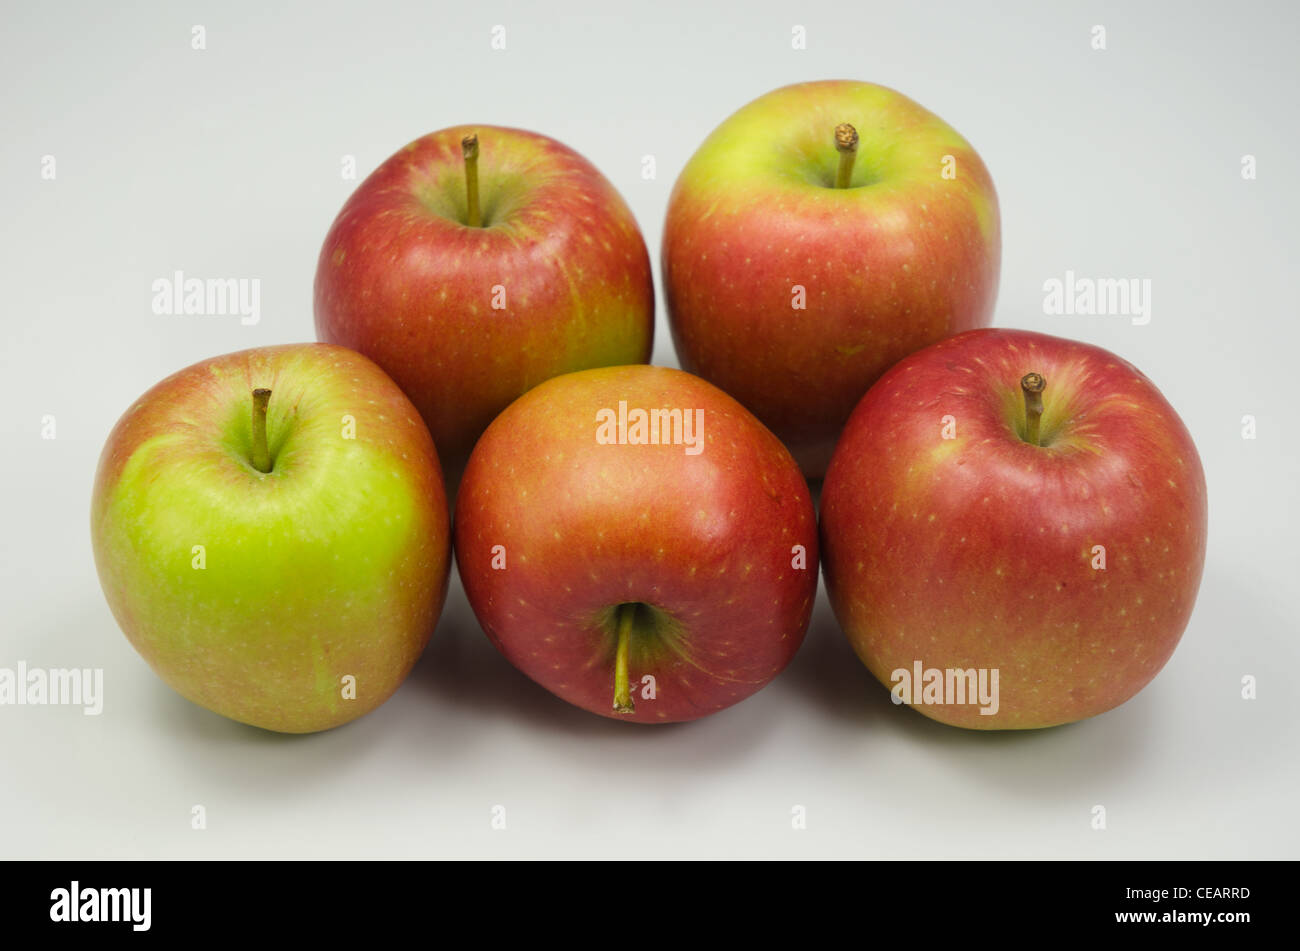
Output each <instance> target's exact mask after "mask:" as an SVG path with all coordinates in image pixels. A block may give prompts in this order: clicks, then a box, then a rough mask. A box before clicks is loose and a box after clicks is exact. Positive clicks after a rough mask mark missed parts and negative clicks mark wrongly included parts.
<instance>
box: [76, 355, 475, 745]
mask: <svg viewBox="0 0 1300 951" xmlns="http://www.w3.org/2000/svg"><path fill="white" fill-rule="evenodd" d="M448 522H449V518H448V511H447V499H446V494H445V493H444V490H443V484H442V474H441V471H440V469H439V465H438V457H437V454H436V453H435V451H434V447H433V442H432V440H431V439H430V438H429V433H428V430H427V429H425V426H424V423H423V422H422V421H421V420H420V417H419V414H418V413H417V412H416V411H415V407H414V406H412V405H411V403H410V401H409V400H407V398H406V397H405V396H404V395H403V394H402V391H401V390H400V389H398V387H397V385H396V384H395V383H393V381H392V380H390V379H389V378H388V377H387V376H386V375H385V374H384V372H383V371H382V370H380V369H379V367H377V366H375V364H374V363H372V362H371V361H370V360H368V359H366V358H365V357H363V356H361V355H360V354H357V353H353V352H352V351H350V350H347V349H345V348H343V347H335V346H329V345H326V344H299V345H291V346H279V347H263V348H260V349H256V350H244V351H241V352H239V353H232V354H228V355H226V356H221V357H216V358H214V359H211V360H205V361H203V362H202V363H197V364H195V365H194V366H191V367H188V368H187V369H184V370H181V371H180V372H178V373H175V374H173V375H172V376H170V377H168V378H167V379H165V380H163V381H162V382H161V383H159V384H158V385H156V386H155V387H153V388H152V389H151V390H149V391H148V392H147V393H145V394H144V395H143V396H141V397H140V398H139V399H138V400H136V401H135V403H134V404H132V406H131V408H130V409H129V410H127V411H126V413H125V414H124V415H123V416H122V418H121V420H119V421H118V423H117V426H116V427H114V429H113V431H112V433H111V435H110V436H109V437H108V443H107V444H106V445H105V446H104V451H103V454H102V456H101V457H100V461H99V469H98V471H97V473H96V475H95V486H94V498H93V501H92V503H91V540H92V543H93V546H94V553H95V564H96V566H97V568H98V570H99V579H100V582H101V584H102V585H103V588H104V594H105V596H106V597H107V599H108V604H109V607H111V608H112V611H113V615H114V617H116V619H117V622H118V624H119V625H120V626H121V628H122V630H123V631H124V632H125V634H126V636H127V638H128V639H129V640H130V641H131V644H132V645H133V646H134V647H135V649H136V650H137V651H139V652H140V654H141V655H142V656H143V657H144V659H145V660H146V661H148V663H149V665H150V666H151V667H153V669H154V670H155V671H156V672H157V673H158V675H159V676H160V677H162V679H163V680H165V681H166V682H167V683H168V684H170V685H171V686H172V687H173V688H174V689H175V690H176V691H177V692H178V693H180V694H181V695H182V696H184V697H186V698H188V699H189V700H192V701H193V702H195V703H197V704H199V705H200V706H203V707H206V708H208V709H209V710H214V711H216V712H217V713H220V714H222V715H223V716H226V717H230V718H231V719H234V720H238V721H240V722H242V723H250V724H252V725H254V726H259V727H263V728H265V729H268V730H277V731H281V732H285V733H309V732H312V731H315V730H324V729H328V728H330V727H333V726H338V725H339V724H341V723H346V722H347V721H349V720H353V719H355V718H357V717H359V716H361V715H362V714H364V713H367V712H369V711H370V710H373V709H374V708H375V707H377V706H379V705H380V704H381V703H383V702H384V701H385V700H386V699H388V697H389V696H390V695H391V694H392V693H393V691H395V690H396V689H397V687H398V685H399V684H401V682H402V680H403V679H404V678H405V677H406V675H407V674H408V673H409V672H410V670H411V667H412V666H413V665H414V664H415V661H416V659H417V658H418V657H419V656H420V653H421V651H422V650H423V649H424V646H425V644H426V643H427V641H428V639H429V635H430V634H431V633H432V632H433V627H434V624H435V622H436V621H437V618H438V613H439V611H440V610H441V608H442V602H443V597H444V596H445V594H446V589H447V572H448V567H449V563H450V554H451V553H450V526H449V524H448Z"/></svg>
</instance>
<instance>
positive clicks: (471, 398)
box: [315, 125, 654, 478]
mask: <svg viewBox="0 0 1300 951" xmlns="http://www.w3.org/2000/svg"><path fill="white" fill-rule="evenodd" d="M315 302H316V304H315V306H316V332H317V336H318V337H319V338H320V339H321V340H324V341H328V342H330V343H338V344H343V345H344V346H348V347H351V348H353V349H354V350H358V351H360V352H361V353H364V354H365V355H366V356H368V357H370V358H371V359H372V360H374V361H375V362H376V363H378V364H379V365H380V366H381V367H383V369H384V370H385V371H387V373H388V374H389V375H390V376H391V377H392V378H393V379H394V380H396V381H397V383H398V385H399V386H401V387H402V389H403V391H405V393H406V395H407V396H409V397H410V398H411V401H412V402H413V403H415V405H416V407H417V408H418V409H419V411H420V414H421V415H422V416H423V417H424V420H425V422H426V423H427V424H428V427H429V431H430V432H431V433H432V435H433V440H434V443H435V444H436V445H437V447H438V453H439V456H440V457H441V460H442V463H443V465H444V466H446V467H447V469H448V472H449V478H450V477H452V476H451V475H450V474H452V473H454V472H456V471H458V470H459V469H460V467H461V466H462V465H463V463H464V460H465V458H466V457H467V456H468V455H469V451H470V449H472V448H473V445H474V441H475V440H476V439H477V438H478V436H479V434H480V433H481V432H482V431H483V429H484V428H485V427H486V426H487V424H488V423H489V422H491V421H492V419H493V418H494V417H495V416H496V415H497V414H498V413H499V412H501V410H503V409H505V408H506V406H508V405H509V404H510V402H511V401H512V400H514V399H515V397H517V396H519V395H520V394H521V393H524V392H525V391H526V390H528V389H529V388H530V387H533V386H535V385H537V384H538V383H540V382H542V381H543V380H545V379H548V378H550V377H552V376H556V375H558V374H561V373H567V372H569V371H572V370H580V369H585V368H588V367H596V366H609V365H614V364H624V363H637V362H644V361H645V360H647V359H649V356H650V350H651V344H652V339H653V334H654V284H653V281H652V278H651V272H650V260H649V255H648V254H647V252H646V246H645V241H644V240H643V239H642V237H641V232H640V231H639V230H638V228H637V225H636V221H635V220H634V219H633V217H632V213H631V211H630V210H629V209H628V207H627V205H626V204H624V202H623V199H622V198H620V197H619V195H618V193H617V192H616V191H615V190H614V187H613V186H612V185H611V184H610V183H609V182H608V181H607V180H606V179H605V177H604V176H603V175H601V173H600V172H599V171H597V170H596V169H595V167H593V166H592V165H591V163H589V162H588V161H587V160H586V159H584V158H583V157H582V156H580V155H578V154H577V153H576V152H574V151H573V150H572V149H569V148H567V147H566V146H564V145H561V144H560V143H559V142H556V141H555V140H554V139H550V138H547V137H546V136H543V135H538V134H536V133H533V132H524V131H521V130H518V129H506V128H499V127H496V126H487V125H478V126H457V127H455V128H450V129H443V130H442V131H440V132H434V133H432V134H430V135H426V136H424V137H423V138H421V139H418V140H416V141H415V142H412V143H411V144H410V145H408V146H406V147H405V148H404V149H402V150H401V151H400V152H398V153H397V154H396V155H394V156H392V157H391V158H389V159H388V160H387V161H386V162H384V163H383V164H382V165H381V166H380V167H379V168H378V169H376V170H375V172H374V173H373V174H372V175H370V177H369V178H367V179H366V180H365V181H364V182H363V183H362V184H361V185H360V186H359V187H358V188H357V190H356V191H355V192H354V193H353V195H352V197H351V198H349V199H348V201H347V203H346V204H345V205H344V206H343V209H342V211H340V212H339V215H338V218H337V219H336V220H335V221H334V224H333V226H332V227H331V228H330V231H329V234H328V235H327V236H326V238H325V244H324V247H322V249H321V253H320V261H319V263H318V266H317V270H316V289H315Z"/></svg>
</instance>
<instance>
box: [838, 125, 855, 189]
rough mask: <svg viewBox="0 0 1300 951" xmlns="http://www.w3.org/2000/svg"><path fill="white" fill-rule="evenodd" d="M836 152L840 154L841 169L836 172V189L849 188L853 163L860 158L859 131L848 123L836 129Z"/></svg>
mask: <svg viewBox="0 0 1300 951" xmlns="http://www.w3.org/2000/svg"><path fill="white" fill-rule="evenodd" d="M835 151H837V152H839V153H840V167H839V168H838V169H837V170H836V172H835V187H836V188H848V187H849V181H850V180H851V179H852V178H853V162H854V161H855V160H856V159H857V157H858V130H857V129H855V128H853V126H851V125H849V124H848V123H847V122H841V123H840V124H839V125H837V126H836V127H835Z"/></svg>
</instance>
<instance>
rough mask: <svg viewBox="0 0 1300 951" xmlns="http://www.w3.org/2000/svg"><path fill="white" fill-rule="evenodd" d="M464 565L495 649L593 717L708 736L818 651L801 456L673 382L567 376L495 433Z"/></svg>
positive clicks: (811, 526) (468, 499) (512, 413)
mask: <svg viewBox="0 0 1300 951" xmlns="http://www.w3.org/2000/svg"><path fill="white" fill-rule="evenodd" d="M455 532H456V563H457V566H458V568H459V571H460V577H461V580H462V582H463V583H464V586H465V593H466V595H467V596H468V598H469V602H470V605H471V606H472V607H473V609H474V613H475V615H476V616H477V617H478V620H479V623H480V624H481V625H482V627H483V630H484V631H485V632H486V633H487V636H488V638H489V639H490V640H491V641H492V643H493V644H495V645H496V646H497V648H498V649H499V650H500V651H501V652H502V653H503V654H504V655H505V657H506V659H507V660H509V661H510V662H511V663H512V664H514V665H515V666H516V667H517V668H519V669H520V670H521V671H523V672H524V673H525V674H527V675H528V676H529V677H531V678H532V679H533V680H535V681H536V682H537V683H539V684H541V685H542V686H543V687H545V688H546V689H547V690H549V691H551V692H552V693H554V694H555V695H557V696H559V697H561V698H563V699H564V700H567V701H568V702H569V703H572V704H575V705H576V706H579V707H581V708H583V709H585V710H589V711H591V712H593V713H598V714H601V715H603V716H608V717H613V718H616V719H621V720H627V721H630V722H637V723H669V722H674V721H680V720H692V719H696V718H698V717H702V716H705V715H707V714H711V713H714V712H716V711H718V710H721V709H723V708H725V707H728V706H730V705H732V704H734V703H737V702H738V701H740V700H743V699H744V698H745V697H747V696H749V695H750V694H752V693H754V692H755V691H757V690H758V689H759V688H761V687H762V686H763V685H765V684H766V683H768V682H769V681H770V680H772V678H774V677H775V676H776V675H777V674H778V673H779V672H780V671H781V670H782V669H783V668H784V667H785V666H786V664H788V663H789V661H790V659H791V658H792V657H793V656H794V653H795V651H796V650H798V648H799V644H800V643H801V642H802V640H803V636H804V632H805V631H806V630H807V627H808V621H809V617H810V615H811V611H812V606H813V599H814V597H815V595H816V591H817V571H816V564H817V531H816V515H815V513H814V510H813V507H812V500H811V498H810V496H809V492H808V486H807V483H806V482H805V481H804V479H803V477H802V475H801V474H800V472H799V469H798V466H796V465H795V463H794V460H793V459H792V458H791V457H790V454H789V452H787V451H786V449H785V447H784V446H783V445H782V444H781V442H780V440H778V439H777V438H776V437H775V436H773V435H772V434H771V433H770V432H768V431H767V429H765V428H764V427H763V425H762V424H761V423H759V422H758V420H756V419H755V418H754V417H753V416H752V415H751V414H750V413H749V412H748V411H746V410H745V409H744V407H742V406H741V405H740V404H739V403H737V402H736V401H735V400H733V399H731V397H729V396H727V395H726V394H725V393H723V392H722V391H721V390H719V389H717V388H716V387H714V386H711V385H710V384H708V383H706V382H705V381H703V380H701V379H699V378H698V377H694V376H691V375H689V374H687V373H683V372H681V371H680V370H671V369H666V368H663V367H636V366H627V367H611V368H604V369H594V370H587V371H583V372H580V373H571V374H568V375H565V376H561V377H556V378H555V379H552V380H550V381H548V382H546V383H543V384H541V385H540V386H538V387H536V388H535V389H533V390H531V391H529V392H528V393H527V394H525V395H524V396H522V397H520V398H519V399H518V400H517V401H515V402H514V403H513V404H511V406H510V407H509V408H508V409H506V411H505V412H504V413H502V414H501V415H500V416H499V417H498V418H497V419H496V420H495V421H494V422H493V423H492V425H490V426H489V427H488V429H487V431H486V432H485V433H484V434H483V437H482V438H481V439H480V440H479V443H478V445H477V446H476V447H475V449H474V453H473V455H472V456H471V457H470V461H469V465H468V467H467V468H466V470H465V477H464V480H463V481H462V483H461V488H460V494H459V496H458V497H457V501H456V529H455Z"/></svg>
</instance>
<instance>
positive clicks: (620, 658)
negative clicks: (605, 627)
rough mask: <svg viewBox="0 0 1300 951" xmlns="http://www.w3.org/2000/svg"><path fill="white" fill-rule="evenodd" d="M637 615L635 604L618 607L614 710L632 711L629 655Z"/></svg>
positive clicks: (633, 709) (633, 708)
mask: <svg viewBox="0 0 1300 951" xmlns="http://www.w3.org/2000/svg"><path fill="white" fill-rule="evenodd" d="M635 617H636V605H635V604H620V605H619V606H618V609H617V620H618V648H617V649H616V650H615V652H614V712H615V713H632V712H634V711H635V709H636V708H635V706H634V705H633V703H632V690H631V688H630V687H629V686H628V678H627V655H628V648H629V646H630V645H631V642H632V620H633V618H635Z"/></svg>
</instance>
